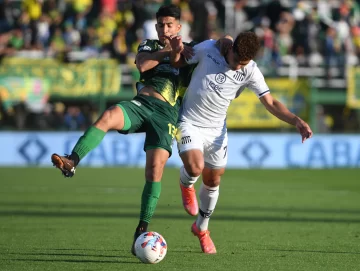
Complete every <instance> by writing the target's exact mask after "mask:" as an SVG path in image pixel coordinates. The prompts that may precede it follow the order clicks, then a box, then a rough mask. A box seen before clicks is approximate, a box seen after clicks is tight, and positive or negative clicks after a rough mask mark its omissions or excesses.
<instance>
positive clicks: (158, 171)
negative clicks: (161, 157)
mask: <svg viewBox="0 0 360 271" xmlns="http://www.w3.org/2000/svg"><path fill="white" fill-rule="evenodd" d="M163 170H164V167H163V166H160V165H155V164H154V165H152V166H148V167H146V170H145V178H146V180H147V181H155V182H157V181H160V180H161V178H162V174H163Z"/></svg>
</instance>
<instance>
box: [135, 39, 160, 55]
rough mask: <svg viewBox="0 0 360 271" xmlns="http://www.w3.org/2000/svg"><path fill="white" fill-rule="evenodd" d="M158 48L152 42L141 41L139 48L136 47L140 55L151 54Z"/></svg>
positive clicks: (147, 40)
mask: <svg viewBox="0 0 360 271" xmlns="http://www.w3.org/2000/svg"><path fill="white" fill-rule="evenodd" d="M157 50H158V48H157V46H156V43H155V42H154V41H153V40H149V39H146V40H143V41H142V42H141V43H140V44H139V46H138V53H142V52H148V53H152V52H155V51H157Z"/></svg>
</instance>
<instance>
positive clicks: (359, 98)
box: [346, 67, 360, 109]
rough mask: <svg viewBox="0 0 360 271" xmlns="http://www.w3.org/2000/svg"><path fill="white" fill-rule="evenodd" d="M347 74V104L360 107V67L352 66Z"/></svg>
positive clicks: (351, 106)
mask: <svg viewBox="0 0 360 271" xmlns="http://www.w3.org/2000/svg"><path fill="white" fill-rule="evenodd" d="M347 75H348V76H347V93H346V105H347V106H348V107H349V108H354V109H360V68H359V67H350V68H349V70H348V73H347Z"/></svg>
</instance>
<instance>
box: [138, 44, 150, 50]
mask: <svg viewBox="0 0 360 271" xmlns="http://www.w3.org/2000/svg"><path fill="white" fill-rule="evenodd" d="M139 51H151V47H150V46H147V45H145V46H141V47H140V48H139Z"/></svg>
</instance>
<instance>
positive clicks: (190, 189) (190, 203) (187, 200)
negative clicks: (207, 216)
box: [180, 166, 199, 216]
mask: <svg viewBox="0 0 360 271" xmlns="http://www.w3.org/2000/svg"><path fill="white" fill-rule="evenodd" d="M198 178H199V177H191V176H190V175H189V174H188V173H187V172H186V169H185V168H184V166H182V167H181V168H180V190H181V197H182V203H183V206H184V209H185V211H186V212H187V213H188V214H189V215H192V216H195V215H197V214H198V211H199V205H198V201H197V198H196V190H195V187H194V184H195V182H196V181H197V179H198Z"/></svg>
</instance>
